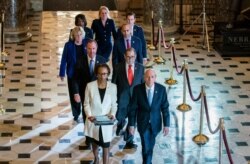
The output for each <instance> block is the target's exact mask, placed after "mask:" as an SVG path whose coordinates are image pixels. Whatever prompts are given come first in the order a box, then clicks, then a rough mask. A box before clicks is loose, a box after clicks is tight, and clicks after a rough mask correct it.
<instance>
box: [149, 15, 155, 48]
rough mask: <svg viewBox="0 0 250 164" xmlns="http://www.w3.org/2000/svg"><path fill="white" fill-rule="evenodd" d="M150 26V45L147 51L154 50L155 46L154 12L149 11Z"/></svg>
mask: <svg viewBox="0 0 250 164" xmlns="http://www.w3.org/2000/svg"><path fill="white" fill-rule="evenodd" d="M151 24H152V31H151V43H150V45H149V49H150V50H155V46H154V11H151Z"/></svg>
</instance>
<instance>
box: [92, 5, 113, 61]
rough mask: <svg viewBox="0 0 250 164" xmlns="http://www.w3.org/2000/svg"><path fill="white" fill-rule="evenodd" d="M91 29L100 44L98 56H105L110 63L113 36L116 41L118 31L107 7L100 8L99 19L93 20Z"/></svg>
mask: <svg viewBox="0 0 250 164" xmlns="http://www.w3.org/2000/svg"><path fill="white" fill-rule="evenodd" d="M91 29H92V30H93V34H94V35H95V40H96V42H97V44H98V49H97V54H98V55H101V56H103V57H104V58H105V59H106V60H107V62H108V61H109V57H110V53H111V51H112V48H113V45H112V38H111V36H113V39H114V40H116V39H117V31H116V27H115V23H114V20H113V19H111V18H110V16H109V9H108V8H107V7H106V6H101V7H100V9H99V19H95V20H93V22H92V25H91Z"/></svg>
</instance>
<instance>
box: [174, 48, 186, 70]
mask: <svg viewBox="0 0 250 164" xmlns="http://www.w3.org/2000/svg"><path fill="white" fill-rule="evenodd" d="M172 53H173V59H174V66H175V69H176V72H177V73H178V74H182V72H183V70H184V67H181V70H179V69H178V68H179V67H178V66H177V62H176V57H175V51H174V46H172Z"/></svg>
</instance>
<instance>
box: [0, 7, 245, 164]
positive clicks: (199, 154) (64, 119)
mask: <svg viewBox="0 0 250 164" xmlns="http://www.w3.org/2000/svg"><path fill="white" fill-rule="evenodd" d="M78 13H79V12H36V13H32V14H30V15H29V25H30V32H31V33H32V35H33V36H32V39H31V41H28V42H24V43H19V44H5V49H6V51H8V52H9V53H10V55H9V56H8V58H7V64H6V70H5V71H1V74H3V73H5V74H6V78H5V79H4V80H3V81H1V83H2V82H3V83H4V88H1V89H2V90H1V92H2V96H1V97H0V103H1V104H2V105H3V107H4V109H5V113H1V114H0V122H1V124H0V164H7V163H11V164H33V163H39V164H52V163H53V164H66V163H72V164H78V163H90V162H91V161H92V159H93V155H92V153H91V150H88V149H86V146H85V144H84V140H85V137H84V132H83V123H79V124H77V125H74V124H72V119H73V117H72V114H71V110H70V107H69V101H68V93H67V92H68V91H67V84H66V82H61V81H60V79H59V78H58V77H57V75H58V68H59V63H60V59H61V54H62V49H63V46H64V43H65V42H66V41H67V39H68V36H69V29H71V28H72V27H73V26H74V16H75V15H76V14H78ZM83 13H84V14H85V15H86V17H87V18H88V26H90V24H91V21H92V20H93V19H94V18H96V17H97V12H94V11H88V12H83ZM111 16H112V17H113V18H114V19H115V21H116V25H120V24H121V23H123V22H124V19H123V18H124V13H119V12H112V15H111ZM141 20H142V18H141V17H138V22H139V23H141ZM200 39H201V36H199V35H196V36H193V35H186V36H184V37H182V38H181V40H180V41H179V42H178V43H176V44H175V48H176V51H175V53H176V59H177V64H178V65H181V63H182V62H183V61H184V59H187V61H188V71H189V76H190V82H191V87H192V90H193V94H194V97H196V96H197V95H198V94H199V93H200V90H201V86H202V85H205V86H206V87H205V93H206V97H207V104H208V110H209V116H210V121H211V126H212V129H213V130H214V129H215V128H216V127H217V126H218V122H219V118H224V120H225V121H224V122H225V131H226V134H227V140H228V144H229V148H230V152H231V155H232V158H233V161H234V163H235V164H247V163H249V162H248V161H250V147H249V145H250V101H249V96H250V89H249V88H250V80H249V77H250V58H246V57H234V58H231V57H226V58H222V57H221V56H220V55H219V54H218V53H217V52H215V51H214V50H213V49H211V52H208V51H207V50H204V49H199V47H197V42H198V41H199V40H200ZM161 52H162V56H163V58H164V59H165V60H166V62H165V64H159V65H157V64H155V65H153V68H154V69H155V70H156V72H157V81H158V82H159V83H162V84H164V81H165V79H166V78H169V77H170V72H171V71H170V68H171V62H170V59H171V57H170V54H171V52H170V50H163V49H162V51H161ZM235 53H237V52H235ZM157 54H158V52H157V51H149V57H150V58H151V59H152V58H153V57H154V55H157ZM173 77H174V79H176V80H177V81H178V83H177V84H176V85H173V86H171V87H169V86H168V85H166V84H164V85H165V86H166V89H167V92H168V99H169V102H170V111H171V127H170V134H169V135H168V136H167V137H163V135H162V134H159V135H158V137H157V142H156V145H155V149H154V157H153V164H155V163H157V164H168V163H171V164H190V163H201V164H203V163H206V164H217V163H219V141H220V137H219V132H217V133H215V134H211V133H210V132H209V130H208V126H207V125H208V124H207V121H206V119H205V116H204V121H203V122H204V123H203V128H202V130H203V133H204V134H205V135H207V136H208V137H209V142H208V143H207V144H205V145H203V146H198V145H196V144H195V143H194V142H193V141H192V138H193V137H194V136H195V135H196V134H198V133H199V127H200V108H201V101H197V102H193V101H192V100H191V98H190V96H189V94H188V92H187V96H186V102H187V104H189V105H191V106H192V110H191V111H189V112H185V113H182V112H180V111H178V110H176V107H177V106H178V105H179V104H181V103H182V100H183V76H182V75H177V72H176V71H175V70H174V71H173ZM136 143H137V144H138V145H139V147H138V148H137V150H125V149H123V147H124V141H123V140H122V138H121V137H117V136H115V135H114V139H113V141H112V143H111V148H110V156H111V158H110V160H111V162H110V163H112V164H119V163H121V164H137V163H141V146H140V138H139V135H138V133H137V134H136ZM101 153H102V151H100V154H101ZM221 161H222V163H223V164H227V163H229V161H228V158H227V154H226V151H225V146H224V145H223V147H222V157H221Z"/></svg>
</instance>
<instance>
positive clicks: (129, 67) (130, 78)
mask: <svg viewBox="0 0 250 164" xmlns="http://www.w3.org/2000/svg"><path fill="white" fill-rule="evenodd" d="M133 79H134V75H133V70H132V65H129V66H128V83H129V85H132V82H133Z"/></svg>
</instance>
